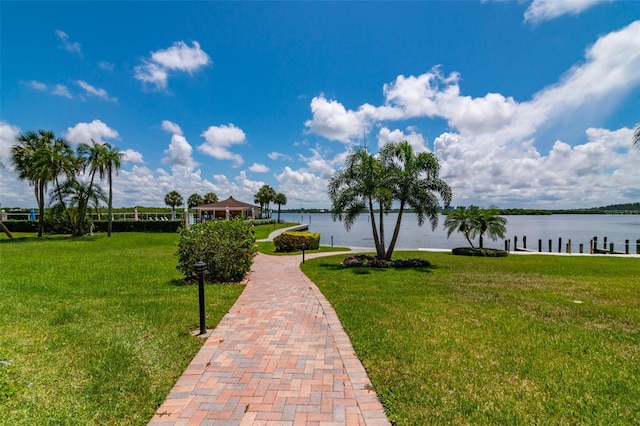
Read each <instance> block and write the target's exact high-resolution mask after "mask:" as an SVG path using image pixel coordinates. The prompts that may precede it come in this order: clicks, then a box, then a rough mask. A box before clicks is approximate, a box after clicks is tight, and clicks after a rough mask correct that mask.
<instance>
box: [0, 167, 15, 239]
mask: <svg viewBox="0 0 640 426" xmlns="http://www.w3.org/2000/svg"><path fill="white" fill-rule="evenodd" d="M0 169H4V163H3V162H2V161H0ZM0 228H2V232H4V233H5V234H6V235H7V237H9V239H11V240H13V234H11V231H9V229H8V228H7V227H6V226H5V224H4V223H2V217H0Z"/></svg>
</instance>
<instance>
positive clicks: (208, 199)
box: [203, 192, 218, 204]
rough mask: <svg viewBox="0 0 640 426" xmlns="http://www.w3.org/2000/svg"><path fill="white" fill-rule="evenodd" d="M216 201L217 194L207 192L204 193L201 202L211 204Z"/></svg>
mask: <svg viewBox="0 0 640 426" xmlns="http://www.w3.org/2000/svg"><path fill="white" fill-rule="evenodd" d="M217 202H218V196H217V195H216V193H215V192H207V193H206V194H204V200H203V204H213V203H217Z"/></svg>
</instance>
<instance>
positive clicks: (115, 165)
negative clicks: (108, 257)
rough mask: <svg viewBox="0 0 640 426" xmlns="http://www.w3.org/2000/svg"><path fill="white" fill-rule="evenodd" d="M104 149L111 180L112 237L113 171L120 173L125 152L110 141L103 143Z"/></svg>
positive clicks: (111, 216)
mask: <svg viewBox="0 0 640 426" xmlns="http://www.w3.org/2000/svg"><path fill="white" fill-rule="evenodd" d="M102 146H103V148H104V150H103V152H102V155H103V156H102V159H101V163H102V164H104V165H105V168H106V170H107V180H108V181H109V201H108V206H109V225H108V226H107V237H111V229H112V227H113V172H115V173H116V175H117V174H118V170H120V166H121V159H122V156H123V155H124V154H122V153H121V152H119V151H118V148H117V147H115V146H111V144H110V143H108V142H105V143H104V144H102Z"/></svg>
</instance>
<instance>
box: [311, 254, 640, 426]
mask: <svg viewBox="0 0 640 426" xmlns="http://www.w3.org/2000/svg"><path fill="white" fill-rule="evenodd" d="M398 256H402V257H427V258H428V259H429V260H431V261H432V263H433V264H434V266H432V267H430V268H424V269H420V270H375V269H345V268H341V267H340V266H339V262H340V261H341V260H342V259H343V258H344V257H345V256H344V255H343V256H332V257H328V258H319V259H314V260H309V261H307V262H306V263H305V265H302V269H303V271H304V272H305V273H306V274H307V275H308V276H309V278H311V279H312V280H313V281H314V282H315V283H316V284H317V285H318V286H319V287H320V289H321V291H322V292H323V293H324V294H325V296H326V297H327V298H328V299H329V301H330V302H331V303H332V304H333V306H334V307H335V309H336V311H337V313H338V316H339V317H340V319H341V321H342V323H343V326H344V327H345V330H346V331H347V332H348V334H349V335H350V337H351V340H352V343H353V345H354V348H355V350H356V352H357V354H358V356H359V358H360V359H361V360H362V361H363V363H364V365H365V368H366V369H367V371H368V373H369V376H370V378H371V380H372V383H373V385H374V387H375V389H376V391H377V392H378V395H379V397H380V399H381V401H382V403H383V405H384V407H385V409H386V412H387V414H388V416H389V418H390V420H391V421H392V422H394V423H396V424H398V425H422V424H567V425H568V424H608V425H610V424H619V425H627V424H639V423H640V379H639V378H640V259H632V258H626V259H625V258H605V257H561V256H515V255H512V256H509V257H508V258H472V257H464V256H452V255H450V254H445V253H428V254H427V253H424V252H414V253H398Z"/></svg>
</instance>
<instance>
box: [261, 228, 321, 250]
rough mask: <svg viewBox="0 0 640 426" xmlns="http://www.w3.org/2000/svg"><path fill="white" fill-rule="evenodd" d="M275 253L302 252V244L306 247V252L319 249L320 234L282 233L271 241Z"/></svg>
mask: <svg viewBox="0 0 640 426" xmlns="http://www.w3.org/2000/svg"><path fill="white" fill-rule="evenodd" d="M273 244H274V245H275V247H276V252H281V253H286V252H292V251H298V250H302V244H305V245H306V247H307V248H306V250H317V249H319V248H320V234H319V233H317V232H299V231H289V232H283V233H282V234H280V235H278V236H277V237H275V238H274V239H273Z"/></svg>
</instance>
